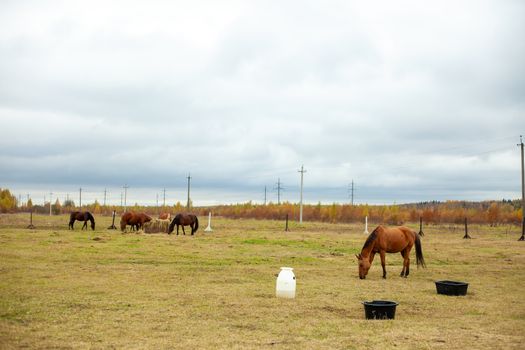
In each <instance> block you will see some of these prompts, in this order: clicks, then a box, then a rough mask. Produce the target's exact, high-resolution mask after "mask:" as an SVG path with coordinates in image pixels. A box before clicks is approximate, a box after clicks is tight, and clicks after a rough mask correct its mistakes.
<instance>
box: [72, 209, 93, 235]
mask: <svg viewBox="0 0 525 350" xmlns="http://www.w3.org/2000/svg"><path fill="white" fill-rule="evenodd" d="M75 220H78V221H84V225H83V226H82V230H83V229H86V230H87V222H88V220H89V221H91V229H92V230H93V231H95V218H94V217H93V215H91V213H90V212H89V211H74V212H72V213H71V215H70V216H69V229H70V230H74V229H75V228H74V227H73V224H74V223H75Z"/></svg>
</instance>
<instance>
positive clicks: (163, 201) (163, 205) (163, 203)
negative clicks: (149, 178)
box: [162, 188, 166, 208]
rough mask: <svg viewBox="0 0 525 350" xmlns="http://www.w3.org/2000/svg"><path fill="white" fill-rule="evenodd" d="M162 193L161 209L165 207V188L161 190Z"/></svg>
mask: <svg viewBox="0 0 525 350" xmlns="http://www.w3.org/2000/svg"><path fill="white" fill-rule="evenodd" d="M162 192H163V200H162V207H163V208H164V207H166V188H164V189H163V190H162Z"/></svg>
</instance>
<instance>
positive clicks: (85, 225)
mask: <svg viewBox="0 0 525 350" xmlns="http://www.w3.org/2000/svg"><path fill="white" fill-rule="evenodd" d="M84 229H86V230H87V221H84V225H83V226H82V230H84Z"/></svg>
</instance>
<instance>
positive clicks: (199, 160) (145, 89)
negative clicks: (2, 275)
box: [0, 1, 525, 203]
mask: <svg viewBox="0 0 525 350" xmlns="http://www.w3.org/2000/svg"><path fill="white" fill-rule="evenodd" d="M524 7H525V5H524V4H523V3H522V2H520V1H509V2H505V3H502V2H497V1H488V2H484V3H483V4H480V3H478V2H473V1H472V2H471V1H462V2H459V3H458V2H442V3H439V4H432V5H431V6H430V5H429V4H421V5H420V4H415V3H413V2H408V1H406V2H404V1H402V2H396V4H391V3H390V2H388V1H384V2H379V3H370V4H368V3H367V4H364V3H362V2H353V1H350V2H348V1H335V2H331V3H327V4H323V5H318V4H316V3H313V2H306V3H305V2H287V3H284V4H283V3H282V2H279V3H278V2H251V3H245V2H238V1H228V2H220V3H216V2H213V1H197V2H193V3H191V4H187V3H184V2H162V1H153V2H150V3H148V4H144V3H142V2H138V1H137V2H134V1H131V2H130V1H127V2H123V3H120V2H115V3H113V2H112V3H109V4H108V3H106V2H96V1H95V2H90V3H84V2H76V1H65V2H63V1H56V2H51V3H46V5H43V4H41V3H40V2H36V1H25V2H18V1H17V2H2V4H1V5H0V22H1V23H3V30H2V31H1V32H0V128H1V130H2V138H1V139H0V149H1V151H0V162H1V164H3V165H4V166H3V170H2V172H1V173H0V185H3V186H7V185H9V186H11V187H12V188H14V189H15V190H20V191H22V189H25V188H30V189H31V190H32V191H38V188H40V187H42V188H43V187H45V188H43V189H42V191H47V190H48V188H49V187H53V186H55V187H56V188H59V187H60V188H62V187H63V186H71V187H72V188H76V187H78V186H80V185H85V186H93V188H99V187H104V186H114V187H115V188H118V187H119V186H121V185H122V184H123V183H128V184H132V185H133V186H135V187H136V188H144V189H143V190H142V192H140V193H143V194H144V193H147V190H146V189H147V188H159V187H164V186H168V187H171V188H172V189H173V191H183V188H184V184H185V183H184V181H185V179H184V178H185V176H187V173H188V172H191V173H192V174H194V176H195V186H197V188H201V190H202V197H200V198H199V200H200V201H201V203H211V202H220V201H221V199H224V200H225V201H234V200H250V199H253V200H259V201H260V200H262V194H261V193H262V189H263V188H264V186H265V185H266V186H267V187H268V188H270V187H273V184H274V183H275V182H276V181H277V178H278V177H280V178H281V180H282V181H283V182H285V184H286V186H287V190H286V192H285V196H288V199H289V200H292V201H296V200H297V198H298V194H297V191H298V174H297V169H298V168H299V167H300V166H301V164H304V165H305V167H306V168H307V169H308V173H307V175H306V182H305V183H306V186H307V187H308V186H309V189H308V188H307V190H306V191H307V192H306V198H307V200H308V201H311V202H317V201H318V200H322V201H327V202H330V201H344V200H346V199H347V186H348V183H349V182H350V181H351V180H352V179H354V180H355V181H356V182H357V183H359V186H360V189H361V190H360V197H359V198H360V201H362V202H367V201H368V202H392V201H398V202H400V201H412V200H433V199H447V198H455V199H458V198H464V199H483V198H501V197H508V196H513V197H517V196H519V181H518V180H516V174H517V173H519V152H518V148H517V147H516V146H515V144H516V143H517V141H518V135H519V134H520V133H523V132H524V130H525V121H524V120H525V119H523V115H525V113H524V111H525V102H524V99H523V96H524V92H525V67H524V66H523V64H522V62H523V60H524V58H525V57H524V56H525V55H524V53H525V43H524V42H523V41H522V40H519V35H518V33H522V32H524V31H525V21H524V16H523V13H525V11H524V10H525V9H524ZM28 169H29V170H28ZM64 191H66V190H64ZM97 191H98V190H97ZM151 191H153V190H151ZM196 193H199V191H197V192H196ZM214 195H216V196H217V197H218V198H208V197H210V196H211V197H212V196H214ZM257 196H259V198H256V197H257ZM144 200H146V199H144ZM196 203H199V202H198V201H197V202H196Z"/></svg>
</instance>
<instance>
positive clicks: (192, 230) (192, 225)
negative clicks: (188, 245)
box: [190, 224, 195, 236]
mask: <svg viewBox="0 0 525 350" xmlns="http://www.w3.org/2000/svg"><path fill="white" fill-rule="evenodd" d="M194 226H195V224H191V225H190V227H191V235H192V236H193V233H194V232H195V230H194V229H193V227H194Z"/></svg>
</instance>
